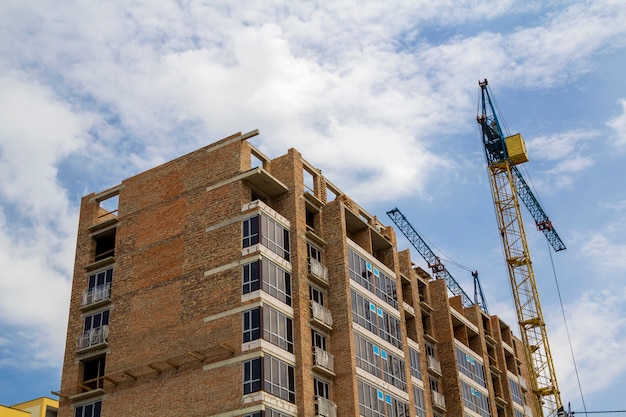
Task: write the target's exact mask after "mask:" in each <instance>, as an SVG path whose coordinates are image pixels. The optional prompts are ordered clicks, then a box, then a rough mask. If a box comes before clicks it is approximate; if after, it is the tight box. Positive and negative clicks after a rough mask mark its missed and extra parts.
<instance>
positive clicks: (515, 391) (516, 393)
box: [509, 378, 524, 405]
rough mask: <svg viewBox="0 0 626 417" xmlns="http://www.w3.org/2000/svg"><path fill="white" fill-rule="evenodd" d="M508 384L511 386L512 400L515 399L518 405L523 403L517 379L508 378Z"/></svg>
mask: <svg viewBox="0 0 626 417" xmlns="http://www.w3.org/2000/svg"><path fill="white" fill-rule="evenodd" d="M509 386H510V387H511V397H513V401H515V402H516V403H518V404H519V405H524V400H523V399H522V391H521V390H520V386H519V384H518V383H517V381H514V380H512V379H511V378H509Z"/></svg>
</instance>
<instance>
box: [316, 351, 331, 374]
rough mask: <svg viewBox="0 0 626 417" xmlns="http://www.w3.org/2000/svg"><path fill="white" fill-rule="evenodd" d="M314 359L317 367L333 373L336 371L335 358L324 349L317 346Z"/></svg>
mask: <svg viewBox="0 0 626 417" xmlns="http://www.w3.org/2000/svg"><path fill="white" fill-rule="evenodd" d="M313 359H314V361H315V365H317V366H320V367H322V368H324V369H328V370H329V371H331V372H334V371H335V356H334V355H332V354H330V353H328V352H327V351H325V350H324V349H322V348H320V347H317V346H315V347H314V348H313Z"/></svg>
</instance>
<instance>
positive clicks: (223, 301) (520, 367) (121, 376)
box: [59, 131, 532, 417]
mask: <svg viewBox="0 0 626 417" xmlns="http://www.w3.org/2000/svg"><path fill="white" fill-rule="evenodd" d="M256 134H258V132H257V131H254V132H250V133H248V134H243V135H242V134H235V135H233V136H230V137H227V138H225V139H222V140H220V141H218V142H216V143H213V144H211V145H209V146H206V147H204V148H201V149H199V150H197V151H194V152H192V153H190V154H188V155H185V156H182V157H180V158H178V159H175V160H173V161H170V162H167V163H165V164H163V165H161V166H159V167H156V168H154V169H151V170H149V171H146V172H144V173H141V174H139V175H136V176H134V177H131V178H128V179H126V180H124V181H122V183H121V184H120V185H118V186H116V187H113V188H111V189H109V190H106V191H103V192H101V193H99V194H90V195H87V196H85V197H84V198H83V199H82V204H81V211H80V223H79V228H78V243H77V250H76V263H75V270H74V280H73V286H72V296H71V305H70V315H69V323H68V333H67V346H66V352H65V361H64V366H63V377H62V383H61V390H60V392H59V394H60V399H61V401H60V407H59V417H100V416H103V417H117V416H125V417H133V416H137V417H139V416H164V417H165V416H172V417H173V416H177V417H178V416H190V417H193V416H203V417H209V416H212V417H227V416H233V417H234V416H245V417H261V416H264V417H286V416H318V415H319V416H325V417H334V416H341V417H347V416H350V417H352V416H354V417H357V416H359V415H361V416H366V417H378V416H394V417H398V416H428V417H437V416H454V417H457V416H469V417H474V416H500V417H504V416H506V417H521V416H532V411H531V410H530V408H529V407H526V406H524V404H525V403H528V404H531V403H530V400H531V398H530V392H529V390H528V389H527V387H526V383H525V381H526V379H525V376H526V370H525V367H524V363H523V362H522V360H520V358H522V353H521V352H522V351H521V346H520V342H519V341H518V340H517V339H515V338H514V337H513V335H512V333H511V330H510V328H509V327H508V325H507V324H505V323H503V322H502V321H501V320H500V319H499V318H498V317H497V316H487V315H486V314H485V313H483V312H482V311H481V310H480V309H479V308H478V306H473V307H470V308H463V307H462V305H461V300H460V299H459V297H452V298H450V297H449V294H448V291H447V289H446V286H445V282H444V281H441V280H433V279H432V277H431V276H430V275H429V274H428V273H427V272H425V271H424V270H422V269H421V268H419V267H415V266H414V265H413V263H412V262H411V259H410V254H409V251H408V250H403V251H400V252H398V250H397V248H396V238H395V232H394V229H393V228H392V227H388V226H385V225H383V224H382V223H381V222H380V221H379V220H377V219H376V217H374V216H371V215H370V214H368V213H367V212H366V211H365V210H364V209H363V208H361V207H360V206H359V205H358V204H357V203H356V202H354V201H352V200H351V199H350V198H349V197H347V196H346V195H345V194H343V193H342V192H341V190H339V189H338V188H337V187H335V186H334V185H333V184H332V183H331V182H329V181H328V180H327V179H326V178H324V177H323V176H322V175H321V173H320V171H319V170H318V169H316V168H315V167H313V166H312V165H310V164H309V163H307V162H306V161H305V160H304V159H303V158H302V157H301V155H300V154H299V153H298V151H296V150H294V149H290V150H289V151H288V152H287V154H285V155H283V156H280V157H278V158H275V159H270V158H268V157H266V156H265V155H263V154H262V153H261V152H260V151H259V150H258V149H256V148H254V147H253V146H252V145H251V144H250V143H249V141H248V139H250V138H251V137H253V136H256Z"/></svg>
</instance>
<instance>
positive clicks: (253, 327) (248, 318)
mask: <svg viewBox="0 0 626 417" xmlns="http://www.w3.org/2000/svg"><path fill="white" fill-rule="evenodd" d="M260 337H261V308H260V307H258V308H255V309H252V310H247V311H244V312H243V343H246V342H249V341H251V340H257V339H258V338H260Z"/></svg>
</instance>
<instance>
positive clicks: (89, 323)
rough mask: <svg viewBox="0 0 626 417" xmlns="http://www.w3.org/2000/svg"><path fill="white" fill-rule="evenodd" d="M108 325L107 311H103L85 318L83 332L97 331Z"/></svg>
mask: <svg viewBox="0 0 626 417" xmlns="http://www.w3.org/2000/svg"><path fill="white" fill-rule="evenodd" d="M108 324H109V310H104V311H101V312H99V313H96V314H93V315H91V316H87V317H85V326H84V328H83V330H84V331H89V330H95V329H99V328H101V327H102V326H106V325H108Z"/></svg>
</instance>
